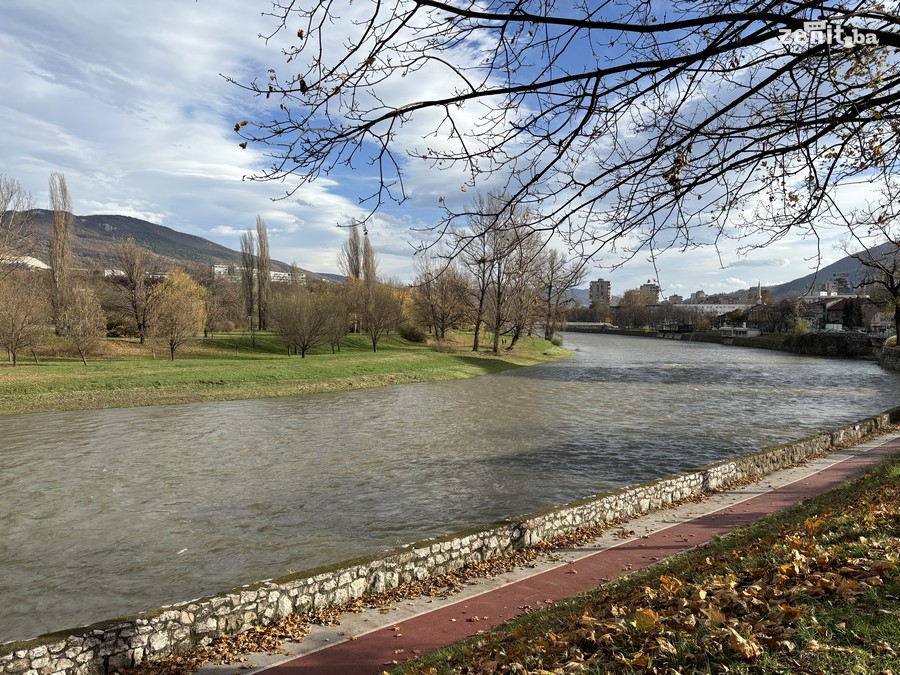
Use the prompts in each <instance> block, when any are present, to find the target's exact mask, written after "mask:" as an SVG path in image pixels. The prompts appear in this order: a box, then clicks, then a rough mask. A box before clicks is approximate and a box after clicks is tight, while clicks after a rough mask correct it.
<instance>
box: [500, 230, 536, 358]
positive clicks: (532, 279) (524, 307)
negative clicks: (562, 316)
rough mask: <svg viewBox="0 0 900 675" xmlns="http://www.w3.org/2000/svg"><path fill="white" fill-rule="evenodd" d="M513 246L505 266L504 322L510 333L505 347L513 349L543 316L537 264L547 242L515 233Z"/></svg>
mask: <svg viewBox="0 0 900 675" xmlns="http://www.w3.org/2000/svg"><path fill="white" fill-rule="evenodd" d="M517 234H518V235H519V236H517V238H516V245H515V248H514V249H513V251H512V252H511V254H510V258H511V260H510V264H508V265H507V266H506V273H507V278H506V281H505V283H504V285H505V286H506V292H505V293H506V304H507V309H506V321H507V324H508V325H507V326H506V327H504V332H505V333H509V335H510V338H509V344H508V345H507V347H506V349H507V350H509V351H512V350H513V349H515V347H516V345H517V344H518V342H519V339H520V338H521V337H522V336H523V335H526V334H528V335H531V334H532V333H533V331H534V328H535V326H536V325H538V324H539V323H540V321H541V319H542V318H543V314H542V310H543V302H542V297H541V294H542V292H543V284H542V280H541V276H540V267H541V265H542V263H543V259H544V253H543V251H544V246H545V245H546V243H545V242H544V240H543V239H542V238H541V237H540V235H538V234H536V233H531V234H529V233H528V232H527V231H526V233H525V234H524V235H522V233H521V232H518V233H517Z"/></svg>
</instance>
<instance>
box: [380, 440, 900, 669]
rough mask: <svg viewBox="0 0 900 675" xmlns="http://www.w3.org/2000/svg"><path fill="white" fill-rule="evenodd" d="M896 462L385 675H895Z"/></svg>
mask: <svg viewBox="0 0 900 675" xmlns="http://www.w3.org/2000/svg"><path fill="white" fill-rule="evenodd" d="M898 599H900V457H895V458H893V459H891V460H888V461H886V462H884V463H882V464H881V465H879V466H878V467H875V468H874V469H873V470H872V471H870V472H869V473H867V474H866V475H864V476H863V477H861V478H859V479H857V480H856V481H852V482H850V483H847V484H845V485H843V486H841V487H839V488H837V489H836V490H833V491H832V492H829V493H827V494H825V495H822V496H820V497H816V498H814V499H811V500H808V501H805V502H803V503H801V504H800V505H798V506H797V507H795V508H793V509H790V510H788V511H785V512H783V513H777V514H773V515H771V516H768V517H766V518H763V519H762V520H760V521H758V522H757V523H755V524H754V525H752V526H751V527H748V528H744V529H742V530H738V531H736V532H735V533H732V534H730V535H728V536H726V537H722V538H718V539H716V540H714V541H712V542H710V543H709V544H707V545H704V546H701V547H698V548H696V549H693V550H692V551H690V552H688V553H686V554H684V555H681V556H677V557H675V558H672V559H668V560H666V561H663V562H661V563H657V564H656V565H654V566H652V567H649V568H646V569H644V570H640V571H638V572H635V573H634V574H632V575H631V576H629V577H625V578H622V579H619V580H617V581H614V582H611V583H609V584H606V585H604V586H601V587H598V588H597V589H595V590H594V591H592V592H590V593H587V594H584V595H581V596H578V597H576V598H572V599H569V600H566V601H564V602H560V603H557V604H556V605H555V606H553V607H552V608H550V609H544V610H541V611H536V612H533V613H529V614H526V615H525V616H523V617H520V618H519V619H516V620H514V621H511V622H509V623H507V624H504V625H502V626H499V627H498V628H496V629H495V630H492V631H489V632H487V633H484V634H481V635H477V636H475V637H474V638H471V639H469V640H467V641H465V642H462V643H459V644H457V645H454V646H451V647H449V648H447V649H445V650H441V651H439V652H436V653H434V654H431V655H428V656H425V657H422V658H421V659H420V660H418V661H412V662H410V663H408V664H405V665H404V666H402V667H400V668H398V669H397V670H395V671H394V674H395V675H398V674H404V675H406V674H411V673H417V674H422V673H425V674H428V675H443V674H447V673H547V674H548V675H549V674H550V673H591V674H596V675H599V674H600V673H610V672H615V673H688V672H690V673H764V674H765V673H771V674H772V675H775V674H776V673H891V672H893V673H896V672H900V604H898Z"/></svg>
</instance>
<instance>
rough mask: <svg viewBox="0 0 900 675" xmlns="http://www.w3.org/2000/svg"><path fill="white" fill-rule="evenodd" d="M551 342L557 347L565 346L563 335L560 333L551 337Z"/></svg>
mask: <svg viewBox="0 0 900 675" xmlns="http://www.w3.org/2000/svg"><path fill="white" fill-rule="evenodd" d="M550 344H554V345H556V346H557V347H562V346H563V336H562V335H560V334H559V333H556V334H555V335H554V336H553V337H552V338H550Z"/></svg>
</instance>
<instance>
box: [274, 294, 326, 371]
mask: <svg viewBox="0 0 900 675" xmlns="http://www.w3.org/2000/svg"><path fill="white" fill-rule="evenodd" d="M331 309H332V307H331V302H330V298H329V297H328V296H326V295H324V294H317V293H313V292H311V291H310V290H309V289H307V288H305V287H303V286H299V285H297V286H294V285H291V286H289V287H288V288H286V289H284V290H282V291H281V292H280V293H278V294H277V295H276V296H275V298H274V301H273V303H272V322H273V324H274V325H275V327H276V328H277V330H278V333H279V335H281V339H282V341H283V342H284V343H285V344H286V345H287V348H288V354H290V353H291V350H292V349H293V350H294V353H295V354H296V353H297V352H298V351H299V352H300V358H301V359H302V358H306V352H308V351H309V350H310V349H313V348H314V347H318V346H319V345H323V344H325V343H326V342H328V338H329V328H330V321H331V314H332V312H331Z"/></svg>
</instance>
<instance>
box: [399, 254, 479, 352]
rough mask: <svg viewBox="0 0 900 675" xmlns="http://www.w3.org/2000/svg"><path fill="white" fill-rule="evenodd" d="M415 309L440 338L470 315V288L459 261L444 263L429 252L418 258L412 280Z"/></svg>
mask: <svg viewBox="0 0 900 675" xmlns="http://www.w3.org/2000/svg"><path fill="white" fill-rule="evenodd" d="M413 290H414V293H415V295H414V302H413V305H414V307H415V311H416V313H417V314H418V317H419V320H420V321H421V323H422V325H424V326H430V327H431V328H432V329H433V330H434V335H435V337H436V338H437V339H438V340H443V339H444V338H445V337H446V336H447V330H448V329H450V328H459V327H460V326H461V325H462V324H463V323H465V322H466V321H468V320H469V319H470V317H471V313H472V306H471V302H470V299H471V288H470V284H469V280H468V279H467V278H466V276H465V274H463V272H462V270H461V269H460V267H459V265H457V264H454V263H452V262H451V263H450V264H447V265H445V264H444V263H443V262H442V261H440V259H436V258H435V257H434V256H433V255H431V254H430V253H428V252H426V253H424V254H422V255H421V256H420V257H419V258H417V259H416V278H415V281H414V282H413Z"/></svg>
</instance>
